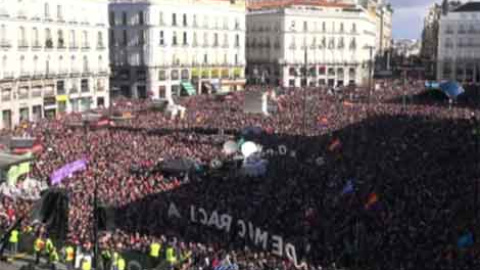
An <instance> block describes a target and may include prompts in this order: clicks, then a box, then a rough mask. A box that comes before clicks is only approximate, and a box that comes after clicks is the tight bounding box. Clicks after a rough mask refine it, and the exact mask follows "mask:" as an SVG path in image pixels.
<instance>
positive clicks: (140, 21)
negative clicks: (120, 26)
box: [138, 11, 145, 25]
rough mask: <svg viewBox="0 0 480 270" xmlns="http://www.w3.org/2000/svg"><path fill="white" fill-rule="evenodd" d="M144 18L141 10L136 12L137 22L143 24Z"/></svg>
mask: <svg viewBox="0 0 480 270" xmlns="http://www.w3.org/2000/svg"><path fill="white" fill-rule="evenodd" d="M144 18H145V15H144V14H143V11H140V12H138V24H140V25H144V24H145V21H144Z"/></svg>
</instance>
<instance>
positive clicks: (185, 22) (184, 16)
mask: <svg viewBox="0 0 480 270" xmlns="http://www.w3.org/2000/svg"><path fill="white" fill-rule="evenodd" d="M187 25H188V24H187V14H183V26H187Z"/></svg>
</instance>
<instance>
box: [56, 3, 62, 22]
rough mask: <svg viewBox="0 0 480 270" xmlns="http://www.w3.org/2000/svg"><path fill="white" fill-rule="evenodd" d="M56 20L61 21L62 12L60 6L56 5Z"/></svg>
mask: <svg viewBox="0 0 480 270" xmlns="http://www.w3.org/2000/svg"><path fill="white" fill-rule="evenodd" d="M57 19H58V20H59V21H63V12H62V6H61V5H57Z"/></svg>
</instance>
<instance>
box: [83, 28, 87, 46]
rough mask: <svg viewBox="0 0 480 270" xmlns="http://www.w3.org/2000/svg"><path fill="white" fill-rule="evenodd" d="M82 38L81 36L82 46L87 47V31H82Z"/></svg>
mask: <svg viewBox="0 0 480 270" xmlns="http://www.w3.org/2000/svg"><path fill="white" fill-rule="evenodd" d="M82 38H83V47H84V48H87V47H88V33H87V31H83V33H82Z"/></svg>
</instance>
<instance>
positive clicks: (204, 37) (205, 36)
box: [203, 32, 208, 47]
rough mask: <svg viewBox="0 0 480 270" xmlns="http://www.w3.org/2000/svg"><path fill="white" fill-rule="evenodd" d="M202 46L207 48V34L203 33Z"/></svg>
mask: <svg viewBox="0 0 480 270" xmlns="http://www.w3.org/2000/svg"><path fill="white" fill-rule="evenodd" d="M203 46H205V47H206V46H208V33H207V32H204V33H203Z"/></svg>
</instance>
